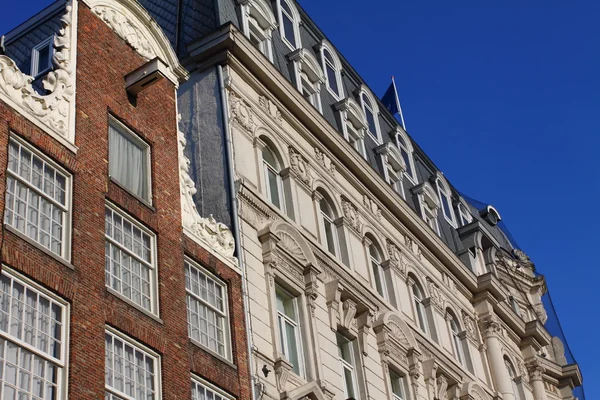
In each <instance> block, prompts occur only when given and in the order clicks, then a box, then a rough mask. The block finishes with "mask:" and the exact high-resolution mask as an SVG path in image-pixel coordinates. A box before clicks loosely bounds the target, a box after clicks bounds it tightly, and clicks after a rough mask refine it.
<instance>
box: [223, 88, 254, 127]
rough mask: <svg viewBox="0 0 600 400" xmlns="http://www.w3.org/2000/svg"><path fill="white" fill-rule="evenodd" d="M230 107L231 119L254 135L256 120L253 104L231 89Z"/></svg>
mask: <svg viewBox="0 0 600 400" xmlns="http://www.w3.org/2000/svg"><path fill="white" fill-rule="evenodd" d="M229 109H230V115H231V117H230V119H232V120H233V121H235V122H237V123H238V124H239V125H240V126H241V127H242V128H243V129H244V130H245V131H246V132H248V133H249V134H250V135H254V129H255V128H256V123H255V122H254V116H253V113H252V106H251V105H250V104H248V103H246V102H245V101H244V100H243V99H242V98H241V97H240V96H239V95H238V94H237V93H236V92H234V91H233V90H230V91H229Z"/></svg>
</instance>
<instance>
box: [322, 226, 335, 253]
mask: <svg viewBox="0 0 600 400" xmlns="http://www.w3.org/2000/svg"><path fill="white" fill-rule="evenodd" d="M323 225H324V227H325V239H326V240H327V250H329V252H330V253H331V254H333V255H335V254H336V253H335V233H334V231H333V230H334V229H335V228H334V227H333V224H332V223H331V222H330V221H328V220H326V219H324V220H323Z"/></svg>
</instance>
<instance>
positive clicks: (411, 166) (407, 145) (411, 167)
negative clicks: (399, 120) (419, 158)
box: [396, 128, 418, 185]
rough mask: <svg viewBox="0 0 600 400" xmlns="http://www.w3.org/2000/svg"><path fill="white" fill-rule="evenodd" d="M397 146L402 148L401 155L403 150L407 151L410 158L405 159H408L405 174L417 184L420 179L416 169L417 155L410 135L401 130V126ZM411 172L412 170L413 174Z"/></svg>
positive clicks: (398, 131) (397, 133)
mask: <svg viewBox="0 0 600 400" xmlns="http://www.w3.org/2000/svg"><path fill="white" fill-rule="evenodd" d="M403 142H404V144H403ZM396 146H397V147H398V149H399V150H400V155H402V152H403V151H404V152H405V153H406V158H407V159H408V160H404V161H405V162H406V161H408V162H407V165H406V171H404V176H406V177H407V178H408V180H409V181H411V182H412V184H413V185H416V184H417V183H418V180H417V171H416V169H415V156H414V150H413V148H412V142H411V141H410V139H409V138H408V136H407V135H406V134H404V132H402V131H401V130H400V128H398V130H397V131H396ZM403 158H404V157H403ZM410 172H412V174H411V173H410Z"/></svg>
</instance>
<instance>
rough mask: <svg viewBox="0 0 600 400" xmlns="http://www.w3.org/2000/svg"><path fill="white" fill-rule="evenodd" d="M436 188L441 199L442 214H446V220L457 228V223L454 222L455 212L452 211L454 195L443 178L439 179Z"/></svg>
mask: <svg viewBox="0 0 600 400" xmlns="http://www.w3.org/2000/svg"><path fill="white" fill-rule="evenodd" d="M435 183H436V186H437V190H438V196H439V198H440V204H441V206H442V207H441V208H442V213H443V214H444V218H446V221H448V223H449V224H450V225H452V226H453V227H456V221H455V220H454V211H452V193H451V192H450V188H449V187H448V185H447V184H446V182H445V181H444V180H442V178H437V179H436V181H435Z"/></svg>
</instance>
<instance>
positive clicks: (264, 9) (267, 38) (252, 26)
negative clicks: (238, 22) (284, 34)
mask: <svg viewBox="0 0 600 400" xmlns="http://www.w3.org/2000/svg"><path fill="white" fill-rule="evenodd" d="M243 3H244V4H241V5H240V7H241V13H242V18H243V19H242V26H243V30H244V33H245V34H246V36H248V38H249V39H250V42H252V44H253V45H254V46H256V48H258V49H259V50H260V52H261V53H263V54H264V55H265V56H266V57H267V58H268V59H269V60H272V59H273V54H272V50H271V47H272V46H271V36H272V31H273V29H275V26H276V25H277V22H276V21H275V17H274V16H273V13H272V11H271V7H270V6H269V5H268V4H267V3H266V1H265V0H250V1H247V2H243Z"/></svg>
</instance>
